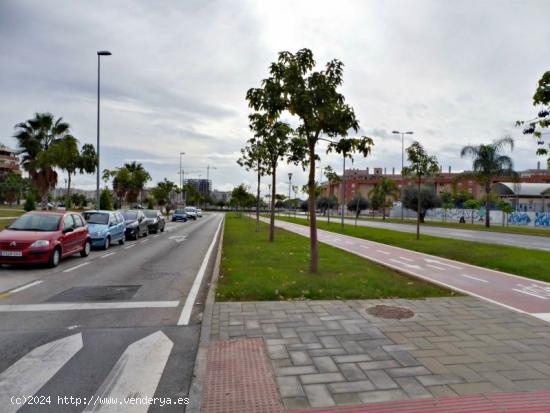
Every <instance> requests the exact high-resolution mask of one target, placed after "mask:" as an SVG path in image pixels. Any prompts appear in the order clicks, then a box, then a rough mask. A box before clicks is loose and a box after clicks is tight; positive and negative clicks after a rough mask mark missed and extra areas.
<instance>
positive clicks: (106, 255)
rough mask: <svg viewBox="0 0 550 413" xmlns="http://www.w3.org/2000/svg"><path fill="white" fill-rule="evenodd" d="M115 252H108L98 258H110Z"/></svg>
mask: <svg viewBox="0 0 550 413" xmlns="http://www.w3.org/2000/svg"><path fill="white" fill-rule="evenodd" d="M115 254H116V252H110V253H108V254H103V255H102V256H101V257H100V258H101V259H103V258H107V257H110V256H111V255H115Z"/></svg>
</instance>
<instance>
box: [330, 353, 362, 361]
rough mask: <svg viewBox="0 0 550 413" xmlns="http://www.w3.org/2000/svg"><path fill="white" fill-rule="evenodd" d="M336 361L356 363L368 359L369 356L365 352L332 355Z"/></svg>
mask: <svg viewBox="0 0 550 413" xmlns="http://www.w3.org/2000/svg"><path fill="white" fill-rule="evenodd" d="M333 359H334V361H335V362H336V363H358V362H362V361H370V360H371V358H370V356H368V355H367V354H351V355H348V356H334V357H333Z"/></svg>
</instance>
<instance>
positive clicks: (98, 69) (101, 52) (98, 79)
mask: <svg viewBox="0 0 550 413" xmlns="http://www.w3.org/2000/svg"><path fill="white" fill-rule="evenodd" d="M101 56H111V52H109V51H108V50H100V51H98V52H97V148H96V150H97V177H96V178H97V179H96V193H95V203H96V208H97V209H99V208H100V205H99V175H100V173H101V172H100V171H101V169H100V167H99V97H100V93H99V92H100V79H101V78H100V73H101V70H100V58H101Z"/></svg>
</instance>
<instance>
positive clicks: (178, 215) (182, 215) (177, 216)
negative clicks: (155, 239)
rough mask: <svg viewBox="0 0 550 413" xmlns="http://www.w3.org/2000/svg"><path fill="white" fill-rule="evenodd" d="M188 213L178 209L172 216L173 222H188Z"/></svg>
mask: <svg viewBox="0 0 550 413" xmlns="http://www.w3.org/2000/svg"><path fill="white" fill-rule="evenodd" d="M187 218H188V217H187V213H186V212H185V210H184V209H176V210H175V211H174V213H173V214H172V222H175V221H183V222H187Z"/></svg>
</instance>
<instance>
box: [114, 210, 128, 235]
mask: <svg viewBox="0 0 550 413" xmlns="http://www.w3.org/2000/svg"><path fill="white" fill-rule="evenodd" d="M115 215H116V216H117V222H118V230H119V231H120V238H121V239H122V238H124V233H125V231H126V222H124V217H123V216H122V214H121V213H120V212H117V213H115Z"/></svg>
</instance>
